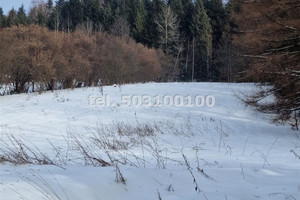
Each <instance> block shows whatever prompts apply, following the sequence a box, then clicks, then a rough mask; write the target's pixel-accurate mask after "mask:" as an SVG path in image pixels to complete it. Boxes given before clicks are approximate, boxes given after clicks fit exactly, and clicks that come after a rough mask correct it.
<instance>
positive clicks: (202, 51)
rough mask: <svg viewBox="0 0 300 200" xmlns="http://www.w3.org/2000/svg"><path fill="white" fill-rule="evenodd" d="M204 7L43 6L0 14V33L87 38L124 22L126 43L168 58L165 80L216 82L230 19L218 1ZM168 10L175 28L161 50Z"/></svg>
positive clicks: (152, 2) (185, 2)
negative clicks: (27, 28)
mask: <svg viewBox="0 0 300 200" xmlns="http://www.w3.org/2000/svg"><path fill="white" fill-rule="evenodd" d="M203 1H204V4H203V2H202V0H197V1H194V0H55V1H53V0H47V1H44V2H45V3H36V4H34V6H33V7H32V8H31V10H30V11H29V12H28V13H29V14H28V16H26V13H25V10H24V7H20V8H19V10H18V12H16V11H15V10H11V11H10V12H9V14H8V16H7V17H6V16H4V15H3V14H2V15H1V12H0V28H1V27H8V26H14V25H28V24H30V23H34V24H38V25H40V26H47V27H48V28H49V29H50V30H56V31H64V32H73V31H75V30H78V29H79V30H82V31H84V32H86V33H88V34H89V35H90V34H94V33H95V32H97V31H101V32H109V33H112V32H111V30H112V27H114V25H115V22H119V21H118V20H120V19H123V20H125V21H126V20H127V23H125V22H124V25H126V26H127V24H128V25H129V29H130V30H129V36H130V37H132V38H133V39H135V40H136V41H137V42H139V43H142V44H143V45H145V46H147V47H154V48H162V49H163V50H164V52H165V53H166V54H168V56H169V61H171V64H170V62H169V61H168V62H167V63H169V65H170V66H169V67H170V68H172V69H173V72H169V74H173V78H174V80H179V81H191V80H192V79H193V80H220V78H219V77H221V76H222V75H221V74H220V73H223V71H224V70H223V68H224V67H223V66H224V63H222V62H220V59H218V56H219V55H223V53H220V52H224V51H223V49H225V48H226V47H228V42H229V43H230V38H229V37H228V35H230V34H229V32H230V30H229V29H228V27H230V26H229V25H228V24H229V20H228V18H229V17H228V16H229V15H227V13H226V8H225V7H224V6H223V5H222V1H221V0H203ZM167 7H169V8H170V9H171V12H172V13H173V15H174V16H176V23H178V24H179V26H178V27H176V28H175V29H178V30H175V29H174V30H172V31H173V32H174V34H175V33H176V35H175V36H174V34H173V33H171V35H169V36H168V39H166V40H165V41H167V44H165V46H164V45H162V32H161V29H160V28H159V27H158V23H157V20H158V18H159V16H160V15H161V13H162V12H163V10H164V9H165V8H167ZM119 27H120V25H119ZM114 28H115V27H114ZM125 28H126V27H125ZM124 30H125V29H124ZM127 30H128V26H127ZM127 32H128V31H127ZM168 33H170V32H169V28H168ZM127 35H128V33H127ZM225 44H226V45H227V46H226V47H225ZM193 50H194V51H193ZM224 60H226V59H224ZM227 60H228V59H227ZM175 73H176V74H177V75H176V76H175Z"/></svg>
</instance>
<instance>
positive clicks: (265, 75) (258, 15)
mask: <svg viewBox="0 0 300 200" xmlns="http://www.w3.org/2000/svg"><path fill="white" fill-rule="evenodd" d="M232 2H233V6H232V9H233V12H232V19H233V21H234V23H235V24H236V25H237V28H236V29H235V33H236V34H235V35H234V44H235V46H237V47H238V48H239V49H240V52H242V53H241V57H243V58H244V59H245V63H248V64H249V68H248V70H247V75H248V77H249V78H250V79H251V80H254V81H257V82H260V83H263V84H267V85H271V86H272V87H270V88H269V89H266V90H264V91H261V92H259V93H258V94H255V95H253V96H250V97H249V98H248V99H246V102H247V103H248V104H250V105H253V106H255V107H257V108H258V110H260V111H264V112H271V113H274V112H275V113H277V114H278V115H277V116H278V117H277V119H276V120H283V121H285V120H288V119H290V118H292V117H293V118H294V119H295V123H296V124H297V118H298V119H299V118H300V2H299V1H298V0H286V1H280V0H271V1H270V0H263V1H232ZM271 95H274V96H275V97H276V100H275V101H274V102H268V101H264V100H265V99H266V98H267V97H269V96H271Z"/></svg>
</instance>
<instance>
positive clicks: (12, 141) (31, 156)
mask: <svg viewBox="0 0 300 200" xmlns="http://www.w3.org/2000/svg"><path fill="white" fill-rule="evenodd" d="M1 143H2V144H1V147H0V153H1V154H2V155H0V162H9V163H12V164H14V165H24V164H37V165H56V166H58V164H57V163H55V162H54V161H53V160H52V159H50V158H49V157H48V155H46V154H44V153H42V152H41V151H40V149H39V148H38V147H35V148H32V147H29V146H28V145H26V144H25V143H24V142H22V141H21V140H20V139H17V138H15V137H14V136H8V141H7V142H5V141H2V142H1Z"/></svg>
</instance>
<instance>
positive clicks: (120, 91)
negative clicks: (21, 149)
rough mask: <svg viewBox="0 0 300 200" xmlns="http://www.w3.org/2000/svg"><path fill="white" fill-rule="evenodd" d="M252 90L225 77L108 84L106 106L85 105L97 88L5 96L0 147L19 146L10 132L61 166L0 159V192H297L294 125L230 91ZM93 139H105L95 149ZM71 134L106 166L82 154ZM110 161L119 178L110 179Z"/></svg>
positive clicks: (134, 195)
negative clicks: (166, 99)
mask: <svg viewBox="0 0 300 200" xmlns="http://www.w3.org/2000/svg"><path fill="white" fill-rule="evenodd" d="M255 90H256V89H255V87H254V85H252V84H224V83H148V84H132V85H123V86H121V87H113V86H107V87H104V95H107V97H108V98H109V103H110V105H109V106H108V105H107V106H102V107H99V106H96V105H93V102H94V103H95V101H92V104H91V99H96V98H99V97H100V98H103V96H102V95H101V94H100V92H99V91H100V90H99V88H80V89H75V90H62V91H55V92H54V93H51V92H49V93H44V94H42V95H38V94H21V95H13V96H3V97H1V98H0V105H1V107H0V134H1V135H0V139H1V142H0V149H1V150H0V156H1V155H3V154H6V153H7V152H8V150H9V149H16V148H15V147H13V146H12V138H15V139H16V140H18V141H22V142H23V143H24V144H26V145H27V146H28V147H30V148H32V149H34V150H35V151H36V152H41V153H43V154H46V155H47V156H48V157H49V158H51V160H53V161H54V162H55V163H56V164H57V165H59V166H55V165H36V164H27V165H21V166H14V165H12V164H10V163H7V162H5V163H2V164H0V199H1V200H10V199H30V200H32V199H70V200H77V199H89V200H94V199H95V200H96V199H97V200H98V199H101V200H102V199H103V200H106V199H125V200H126V199H149V200H150V199H160V198H161V199H163V200H165V199H170V200H171V199H172V200H174V199H187V200H189V199H209V200H219V199H228V200H229V199H230V200H231V199H236V200H238V199H243V200H247V199H249V200H250V199H270V200H271V199H272V200H273V199H297V200H298V199H300V159H299V157H297V155H300V138H299V132H295V131H292V130H291V129H290V127H289V126H277V125H274V124H271V123H270V117H271V116H268V115H264V114H260V113H256V112H254V111H252V110H251V109H250V108H246V107H245V106H244V105H243V104H242V103H241V102H240V101H239V100H238V98H236V96H235V93H236V94H240V92H248V93H250V92H253V91H255ZM122 95H123V98H124V96H125V95H130V96H131V97H132V96H133V95H135V96H136V99H138V98H142V97H145V95H147V97H150V98H151V100H152V102H153V103H155V97H156V96H158V97H159V98H160V100H162V97H163V96H165V95H169V96H171V97H172V98H174V97H175V96H176V95H177V97H178V96H181V97H182V98H183V99H184V100H186V96H191V99H194V98H195V96H197V95H198V96H199V95H201V96H203V97H206V96H207V95H211V96H213V97H214V98H215V105H214V106H213V107H208V106H205V105H204V106H202V107H197V106H195V105H193V106H185V104H186V102H184V106H180V107H178V106H174V105H173V106H167V105H162V106H142V105H141V106H124V105H123V104H124V101H122V99H121V98H122ZM123 100H124V99H123ZM160 103H161V104H163V102H160ZM120 129H121V131H120ZM122 130H123V132H122ZM120 132H122V134H120ZM125 132H126V133H125ZM145 132H147V133H148V134H147V135H143V133H145ZM95 138H96V139H99V140H95ZM100 140H101V142H104V141H105V142H107V143H105V145H107V144H112V146H110V147H111V148H108V146H109V145H108V146H105V148H104V145H103V144H102V143H101V144H102V145H103V146H101V147H103V148H102V149H101V148H98V147H97V146H96V145H95V144H96V143H95V141H100ZM78 142H81V145H83V146H84V145H86V146H85V148H88V150H89V151H90V152H91V153H92V155H94V156H99V157H101V158H103V159H104V160H105V161H107V162H108V163H111V164H112V165H111V166H107V167H101V166H95V162H94V161H95V160H94V161H93V160H85V159H84V155H83V154H82V151H80V148H79V146H78ZM107 152H108V153H107ZM110 156H111V157H113V158H114V161H113V162H109V161H110V159H111V158H110ZM123 161H126V163H123ZM92 162H93V163H92ZM122 163H123V164H122ZM93 164H94V165H93ZM117 164H118V167H119V169H120V172H121V174H122V175H123V176H124V178H125V180H126V183H125V184H122V183H117V182H116V181H115V179H116V167H115V166H116V165H117ZM196 187H197V189H195V188H196Z"/></svg>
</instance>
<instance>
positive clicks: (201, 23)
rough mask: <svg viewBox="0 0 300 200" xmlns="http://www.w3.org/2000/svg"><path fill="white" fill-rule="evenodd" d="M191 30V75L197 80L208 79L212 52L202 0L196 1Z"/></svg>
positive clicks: (210, 31)
mask: <svg viewBox="0 0 300 200" xmlns="http://www.w3.org/2000/svg"><path fill="white" fill-rule="evenodd" d="M191 30H192V37H193V49H194V50H193V52H194V55H193V58H194V64H193V68H192V69H193V70H194V75H193V76H194V78H195V79H197V80H208V79H210V62H211V54H212V52H211V51H212V36H211V35H212V28H211V25H210V19H209V17H208V16H207V14H206V10H205V9H204V5H203V2H202V0H197V1H196V4H195V10H194V14H193V19H192V24H191Z"/></svg>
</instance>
